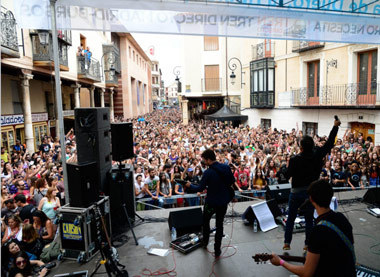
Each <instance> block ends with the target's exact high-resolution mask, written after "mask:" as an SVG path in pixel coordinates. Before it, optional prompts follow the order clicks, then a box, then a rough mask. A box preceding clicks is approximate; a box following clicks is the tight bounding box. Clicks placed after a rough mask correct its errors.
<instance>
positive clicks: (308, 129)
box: [302, 122, 318, 136]
mask: <svg viewBox="0 0 380 277" xmlns="http://www.w3.org/2000/svg"><path fill="white" fill-rule="evenodd" d="M302 132H303V133H304V134H305V135H308V136H314V135H317V134H318V123H314V122H302Z"/></svg>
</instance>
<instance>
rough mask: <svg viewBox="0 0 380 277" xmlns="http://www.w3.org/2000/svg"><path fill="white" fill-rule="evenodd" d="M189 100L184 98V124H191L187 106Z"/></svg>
mask: <svg viewBox="0 0 380 277" xmlns="http://www.w3.org/2000/svg"><path fill="white" fill-rule="evenodd" d="M187 103H189V100H182V123H183V125H187V124H189V109H188V107H187Z"/></svg>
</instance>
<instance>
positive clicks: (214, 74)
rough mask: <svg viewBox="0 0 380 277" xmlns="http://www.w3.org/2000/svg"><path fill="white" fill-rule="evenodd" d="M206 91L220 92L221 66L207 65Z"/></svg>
mask: <svg viewBox="0 0 380 277" xmlns="http://www.w3.org/2000/svg"><path fill="white" fill-rule="evenodd" d="M204 83H205V91H219V90H220V78H219V65H205V82H204Z"/></svg>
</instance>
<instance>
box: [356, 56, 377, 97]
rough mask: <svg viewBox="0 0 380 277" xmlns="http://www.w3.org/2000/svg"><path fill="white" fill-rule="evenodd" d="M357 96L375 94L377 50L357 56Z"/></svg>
mask: <svg viewBox="0 0 380 277" xmlns="http://www.w3.org/2000/svg"><path fill="white" fill-rule="evenodd" d="M358 67H359V68H358V83H359V95H367V94H376V89H377V84H376V81H377V79H376V75H377V50H373V51H368V52H362V53H359V54H358Z"/></svg>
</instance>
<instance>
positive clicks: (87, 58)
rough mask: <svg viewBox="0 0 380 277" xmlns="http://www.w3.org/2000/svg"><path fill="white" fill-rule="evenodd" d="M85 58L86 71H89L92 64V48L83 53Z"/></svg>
mask: <svg viewBox="0 0 380 277" xmlns="http://www.w3.org/2000/svg"><path fill="white" fill-rule="evenodd" d="M83 53H84V57H85V61H86V63H85V67H86V70H87V71H88V70H89V69H90V64H91V57H92V52H91V51H90V47H88V46H87V47H86V50H84V51H83Z"/></svg>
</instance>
